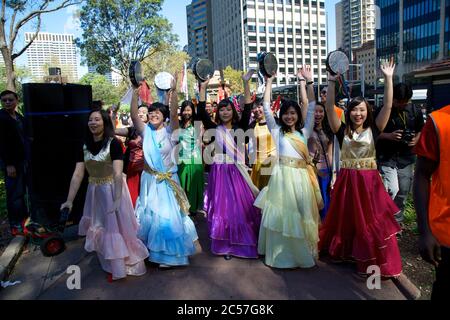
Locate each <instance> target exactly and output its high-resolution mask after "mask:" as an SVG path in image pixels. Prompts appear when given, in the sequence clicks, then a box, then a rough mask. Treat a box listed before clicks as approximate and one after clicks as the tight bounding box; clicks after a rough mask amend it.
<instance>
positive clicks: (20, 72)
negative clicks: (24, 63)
mask: <svg viewBox="0 0 450 320" xmlns="http://www.w3.org/2000/svg"><path fill="white" fill-rule="evenodd" d="M14 69H15V74H16V81H17V84H18V85H17V87H16V91H15V92H16V93H17V94H18V95H19V99H20V101H23V97H22V83H23V82H24V80H25V79H26V78H29V77H30V72H29V70H28V69H27V68H25V67H21V66H15V67H14ZM7 87H8V83H7V76H6V68H5V66H2V65H0V92H1V91H3V90H6V89H7Z"/></svg>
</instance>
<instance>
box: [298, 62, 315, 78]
mask: <svg viewBox="0 0 450 320" xmlns="http://www.w3.org/2000/svg"><path fill="white" fill-rule="evenodd" d="M299 73H300V75H301V76H302V78H303V79H305V80H306V81H312V79H314V76H313V71H312V68H311V66H310V65H304V66H302V67H301V68H300V69H299Z"/></svg>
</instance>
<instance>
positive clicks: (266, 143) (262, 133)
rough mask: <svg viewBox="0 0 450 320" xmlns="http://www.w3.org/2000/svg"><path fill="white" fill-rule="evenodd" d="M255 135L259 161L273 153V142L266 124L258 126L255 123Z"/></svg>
mask: <svg viewBox="0 0 450 320" xmlns="http://www.w3.org/2000/svg"><path fill="white" fill-rule="evenodd" d="M255 137H256V143H257V148H256V154H257V159H258V161H259V162H264V161H265V160H266V159H267V158H269V157H270V156H273V155H275V150H276V148H275V143H274V142H273V139H272V135H271V134H270V131H269V128H268V127H267V125H262V126H260V125H259V123H257V124H256V126H255Z"/></svg>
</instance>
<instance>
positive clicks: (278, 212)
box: [255, 103, 323, 268]
mask: <svg viewBox="0 0 450 320" xmlns="http://www.w3.org/2000/svg"><path fill="white" fill-rule="evenodd" d="M264 114H265V116H266V119H267V124H268V126H269V129H270V130H271V132H272V134H273V138H274V141H275V143H276V146H277V152H278V155H279V159H278V163H277V164H276V166H275V168H274V170H273V173H272V177H271V178H270V181H269V185H268V186H267V187H266V188H264V189H263V190H262V191H261V193H260V194H259V196H258V198H257V199H256V202H255V206H257V207H258V208H261V209H262V213H263V218H262V222H261V229H260V232H259V242H258V243H259V245H258V251H259V253H260V254H261V255H264V256H265V263H266V264H267V265H268V266H270V267H274V268H298V267H300V268H311V267H313V266H315V264H316V262H315V259H316V258H317V244H318V241H319V238H318V228H319V220H320V218H319V208H321V207H323V202H322V197H321V194H320V189H319V185H318V183H317V177H316V175H315V172H314V170H313V165H312V164H311V162H310V159H309V152H308V149H307V146H306V145H307V144H306V141H307V140H306V139H307V138H308V137H309V135H310V132H311V130H312V125H311V124H312V117H313V115H314V103H311V104H310V105H309V106H308V117H307V120H306V126H305V128H304V129H303V130H302V133H303V134H300V133H299V132H295V133H289V134H283V133H282V132H281V129H280V127H279V126H278V125H277V124H276V122H275V119H274V118H273V115H272V113H271V111H270V106H269V104H267V103H264Z"/></svg>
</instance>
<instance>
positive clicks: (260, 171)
mask: <svg viewBox="0 0 450 320" xmlns="http://www.w3.org/2000/svg"><path fill="white" fill-rule="evenodd" d="M254 130H255V131H254V132H255V138H256V145H254V144H253V143H250V147H249V149H250V154H255V155H256V162H255V164H254V165H253V168H252V175H251V178H252V181H253V183H254V184H255V186H256V187H257V188H258V189H259V190H262V189H264V188H265V187H266V186H267V185H268V183H269V179H270V176H271V175H272V169H273V166H274V164H273V162H272V161H273V159H274V157H275V155H276V154H275V153H276V148H275V144H274V142H273V139H272V136H271V134H270V131H269V128H268V127H267V123H256V124H255V128H254ZM251 142H252V141H251Z"/></svg>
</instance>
